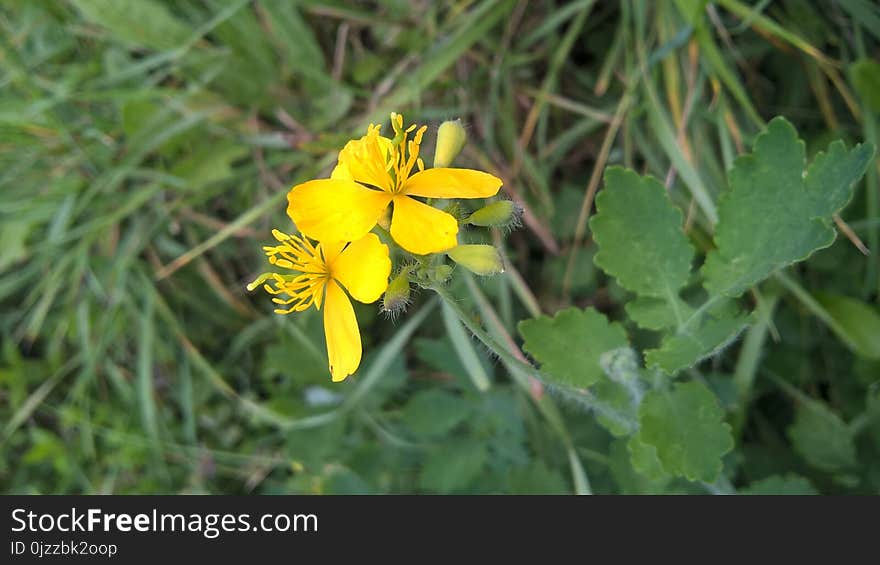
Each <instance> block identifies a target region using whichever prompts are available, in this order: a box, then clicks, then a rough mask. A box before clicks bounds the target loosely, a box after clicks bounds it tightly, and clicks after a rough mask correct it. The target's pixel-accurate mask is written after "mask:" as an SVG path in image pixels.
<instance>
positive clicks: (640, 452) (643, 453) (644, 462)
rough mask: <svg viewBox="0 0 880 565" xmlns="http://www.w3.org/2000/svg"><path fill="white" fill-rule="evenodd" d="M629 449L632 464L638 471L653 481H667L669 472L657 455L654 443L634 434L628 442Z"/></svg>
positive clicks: (627, 447)
mask: <svg viewBox="0 0 880 565" xmlns="http://www.w3.org/2000/svg"><path fill="white" fill-rule="evenodd" d="M626 449H627V451H629V456H630V464H631V465H632V468H633V469H635V470H636V471H637V472H638V473H640V474H642V475H644V476H645V477H647V478H649V479H650V480H652V481H666V480H668V479H669V474H668V473H667V472H666V471H664V470H663V464H662V463H660V458H659V457H657V448H655V447H654V446H653V445H648V444H646V443H642V442H641V441H640V440H639V436H637V435H635V436H632V437H631V438H630V439H629V441H628V442H627V444H626Z"/></svg>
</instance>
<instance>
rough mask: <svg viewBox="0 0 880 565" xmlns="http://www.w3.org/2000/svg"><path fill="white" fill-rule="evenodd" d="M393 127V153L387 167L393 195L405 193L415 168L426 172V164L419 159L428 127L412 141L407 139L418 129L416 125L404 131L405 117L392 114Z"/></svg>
mask: <svg viewBox="0 0 880 565" xmlns="http://www.w3.org/2000/svg"><path fill="white" fill-rule="evenodd" d="M391 127H392V128H394V139H392V140H391V151H390V153H389V155H388V160H387V162H386V165H385V167H386V169H387V170H388V172H389V173H390V174H391V177H392V179H393V182H394V184H393V186H392V187H391V193H392V194H400V193H401V192H403V184H404V183H405V182H406V179H408V178H409V176H410V173H411V172H412V170H413V167H415V166H418V167H419V171H423V170H425V163H424V161H422V159H421V157H419V149H420V147H421V145H422V137H423V136H424V135H425V131H426V130H427V129H428V126H422V127H420V128H419V129H418V131H416V134H415V135H414V136H413V138H412V139H407V138H408V137H409V134H410V133H412V131H413V130H415V129H416V125H415V124H412V125H411V126H409V127H408V128H406V129H403V116H402V115H400V114H396V113H395V114H391Z"/></svg>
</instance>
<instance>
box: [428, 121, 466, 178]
mask: <svg viewBox="0 0 880 565" xmlns="http://www.w3.org/2000/svg"><path fill="white" fill-rule="evenodd" d="M465 141H467V133H465V131H464V126H462V125H461V120H449V121H446V122H443V123H442V124H440V127H439V128H437V145H436V147H435V148H434V167H448V166H449V165H451V164H452V162H453V161H454V160H455V158H456V157H458V154H459V153H461V148H462V147H464V143H465Z"/></svg>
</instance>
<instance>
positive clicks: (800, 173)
mask: <svg viewBox="0 0 880 565" xmlns="http://www.w3.org/2000/svg"><path fill="white" fill-rule="evenodd" d="M873 152H874V148H873V146H870V145H868V144H865V145H860V146H856V147H855V148H853V149H851V150H849V151H847V150H845V149H844V146H843V144H842V143H840V142H835V143H833V144H832V145H831V147H829V149H828V153H827V154H826V155H821V154H820V155H819V156H818V157H817V159H816V160H815V162H814V163H813V165H812V166H811V167H810V168H809V172H808V175H806V177H805V175H804V164H805V157H804V154H805V150H804V143H803V141H801V140H799V139H798V137H797V132H796V131H795V129H794V127H793V126H792V125H791V124H790V123H789V122H788V121H786V120H785V119H784V118H775V119H774V120H773V121H771V122H770V124H769V125H768V126H767V129H766V131H764V132H763V133H762V134H761V135H759V136H758V138H757V141H756V142H755V148H754V152H753V153H752V154H751V155H744V156H742V157H739V158H738V159H737V160H736V161H735V163H734V166H733V169H732V170H731V171H730V179H729V180H730V190H729V191H728V192H727V193H726V194H724V195H723V196H722V197H721V201H720V203H719V206H718V215H719V220H718V225H717V226H716V228H715V244H716V249H715V250H714V251H712V252H710V253H709V254H708V256H707V257H706V263H705V265H704V266H703V274H704V276H705V282H704V285H705V287H706V289H707V290H708V291H709V292H710V294H714V295H726V296H731V297H735V296H739V295H740V294H742V293H743V292H744V291H745V290H747V289H748V288H749V287H751V286H752V285H754V284H756V283H758V282H760V281H762V280H764V279H765V278H767V277H768V276H770V275H771V274H772V273H773V272H774V271H776V270H777V269H780V268H782V267H785V266H787V265H790V264H792V263H794V262H797V261H802V260H803V259H806V258H807V257H808V256H809V255H810V254H811V253H813V252H814V251H816V250H818V249H822V248H824V247H828V246H829V245H831V243H832V242H833V241H834V238H835V235H836V234H835V232H834V229H833V228H832V227H831V225H830V222H831V218H830V216H831V214H834V213H836V212H838V211H839V210H840V209H841V207H842V206H843V205H845V204H846V202H848V201H849V200H850V198H851V197H852V189H853V183H854V182H855V180H857V179H859V178H860V177H861V176H862V174H864V170H865V168H866V167H867V163H868V162H869V161H870V157H871V156H872V155H873Z"/></svg>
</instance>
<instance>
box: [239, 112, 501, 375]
mask: <svg viewBox="0 0 880 565" xmlns="http://www.w3.org/2000/svg"><path fill="white" fill-rule="evenodd" d="M391 126H392V129H393V132H394V136H393V137H391V138H389V137H384V136H382V135H381V126H378V125H371V126H370V127H369V128H368V130H367V133H366V135H364V136H363V137H361V138H360V139H353V140H351V141H349V142H348V143H347V144H346V145H345V147H344V148H343V149H342V150H341V151H340V152H339V157H338V162H337V165H336V167H335V168H334V169H333V172H332V174H331V175H330V178H329V179H316V180H311V181H308V182H305V183H302V184H299V185H296V186H294V187H293V188H292V189H291V190H290V192H289V194H288V196H287V201H288V206H287V214H288V216H290V219H291V220H293V223H294V224H295V225H296V227H297V229H298V230H299V232H300V235H292V234H287V233H284V232H281V231H279V230H273V232H272V233H273V235H274V236H275V239H276V240H277V244H276V245H271V246H265V247H264V248H263V249H264V251H265V252H266V255H267V257H268V260H269V263H270V264H271V265H273V266H274V267H278V268H280V269H282V270H283V272H282V273H277V272H269V273H264V274H262V275H260V276H259V277H257V279H256V280H254V281H253V282H252V283H251V284H249V285H248V290H253V289H255V288H257V287H258V286H260V285H262V286H263V288H264V289H265V290H266V292H268V293H269V294H271V295H273V298H272V300H273V302H275V303H276V304H278V305H279V308H278V309H276V310H275V312H276V313H279V314H289V313H291V312H300V311H303V310H306V309H308V308H310V307H312V306H314V307H315V308H316V309H318V310H321V309H322V308H323V311H324V335H325V337H326V340H327V356H328V359H329V367H330V374H331V376H332V379H333V380H334V381H341V380H343V379H345V378H346V377H347V376H348V375H350V374H352V373H354V372H355V371H356V370H357V368H358V365H359V364H360V360H361V338H360V331H359V329H358V323H357V319H356V317H355V314H354V308H353V307H352V304H351V301H350V300H349V296H350V297H351V298H353V299H355V300H357V301H359V302H363V303H366V304H370V303H373V302H375V301H377V300H378V299H379V298H380V297H382V295H383V293H384V294H386V296H385V301H384V305H385V308H386V309H387V310H396V309H399V308H400V307H402V306H403V305H405V303H406V301H407V299H408V297H409V289H410V288H409V287H410V280H411V279H412V280H415V282H418V283H420V284H423V285H427V284H429V283H431V282H438V281H439V280H441V279H443V278H444V277H445V276H448V274H449V272H451V269H450V267H449V266H448V265H446V264H445V262H444V261H442V257H443V256H448V257H449V258H451V259H452V260H453V261H455V262H456V263H459V264H461V265H464V266H465V267H467V268H469V269H471V270H472V271H474V272H476V273H479V274H491V273H495V272H500V271H501V260H500V257H499V256H498V253H497V251H496V250H495V249H494V248H492V247H491V246H488V245H480V244H473V245H468V244H463V245H459V244H458V232H459V219H458V218H457V217H456V216H455V215H454V214H453V213H450V211H452V212H456V211H457V210H456V209H453V207H452V206H450V207H447V209H446V210H441V209H439V208H437V207H434V206H433V205H432V204H434V203H435V202H434V201H435V199H459V198H465V199H473V198H488V197H491V196H494V195H496V194H497V193H498V190H499V189H500V188H501V179H499V178H497V177H495V176H493V175H490V174H488V173H484V172H482V171H476V170H471V169H460V168H452V167H449V166H448V165H450V164H451V163H452V161H453V160H454V159H455V157H456V156H457V155H458V153H459V151H460V150H461V148H462V146H463V145H464V142H465V139H466V136H465V133H464V129H463V128H462V126H461V124H460V123H459V122H458V121H453V122H444V123H443V124H442V125H441V126H440V128H439V129H438V135H437V143H436V150H435V154H434V166H433V168H425V163H424V161H423V159H422V158H421V157H420V156H419V151H420V148H421V145H422V139H423V137H424V135H425V131H426V130H427V127H426V126H422V127H420V128H416V126H415V125H411V126H409V127H406V128H405V127H404V121H403V116H401V115H400V114H396V113H392V114H391ZM422 199H424V200H422ZM515 215H516V210H515V206H513V205H512V203H510V202H507V201H498V202H494V203H492V204H489V205H488V206H485V207H484V208H481V209H480V210H477V211H475V212H474V213H472V214H470V215H469V216H468V217H467V218H465V219H464V220H462V223H470V224H472V225H475V226H491V225H502V224H504V223H506V222H509V221H511V218H514V217H515ZM376 232H378V235H377V233H376ZM380 236H381V238H380ZM383 239H384V240H385V243H383ZM388 244H392V245H393V246H395V247H396V248H399V250H400V253H401V254H403V255H405V256H409V258H408V259H406V261H407V262H406V264H405V265H404V266H403V267H402V268H401V269H400V271H399V273H398V275H397V276H396V277H395V278H394V280H392V281H391V283H390V287H389V280H388V279H389V277H390V275H391V268H392V263H391V256H390V252H389V247H388ZM441 254H442V255H441ZM435 257H441V259H440V260H439V261H438V260H435V259H434V258H435ZM386 291H387V292H386ZM392 295H393V296H392Z"/></svg>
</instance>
